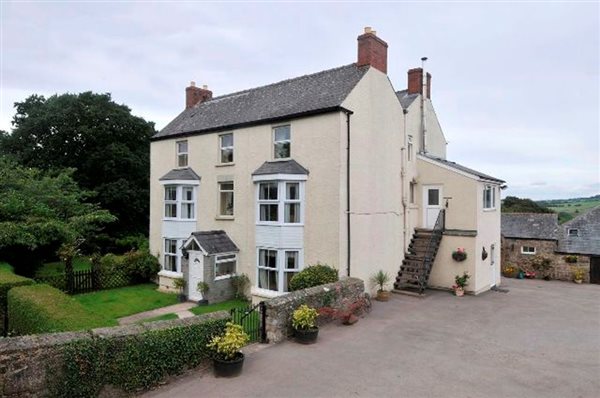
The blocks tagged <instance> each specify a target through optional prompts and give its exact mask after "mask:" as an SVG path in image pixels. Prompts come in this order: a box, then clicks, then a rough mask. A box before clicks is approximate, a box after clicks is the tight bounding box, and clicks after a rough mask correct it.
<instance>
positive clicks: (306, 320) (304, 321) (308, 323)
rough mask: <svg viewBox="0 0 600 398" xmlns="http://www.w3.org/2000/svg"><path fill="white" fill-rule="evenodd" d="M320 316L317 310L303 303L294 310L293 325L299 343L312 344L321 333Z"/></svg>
mask: <svg viewBox="0 0 600 398" xmlns="http://www.w3.org/2000/svg"><path fill="white" fill-rule="evenodd" d="M318 316H319V313H318V312H317V310H316V309H314V308H311V307H309V306H307V305H306V304H302V305H301V306H300V307H298V309H296V310H295V311H294V313H293V314H292V327H293V328H294V336H295V337H296V341H297V342H298V343H302V344H312V343H314V342H315V341H316V340H317V337H318V335H319V327H318V326H317V317H318Z"/></svg>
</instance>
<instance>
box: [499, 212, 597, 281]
mask: <svg viewBox="0 0 600 398" xmlns="http://www.w3.org/2000/svg"><path fill="white" fill-rule="evenodd" d="M536 255H543V256H546V257H548V258H549V259H551V261H552V264H551V265H552V273H551V277H552V278H553V279H559V280H566V281H570V280H572V279H573V271H574V268H575V267H583V268H584V270H585V273H586V277H585V279H584V281H586V282H588V281H589V282H591V283H600V207H597V208H595V209H592V210H590V211H588V212H587V213H584V214H582V215H580V216H579V217H577V218H574V219H572V220H571V221H569V222H567V223H564V224H562V225H559V224H558V216H557V215H556V214H553V213H550V214H544V213H504V214H502V263H503V264H505V265H509V264H510V265H515V266H517V267H521V268H525V267H527V265H528V263H529V261H530V260H531V259H532V258H533V257H534V256H536Z"/></svg>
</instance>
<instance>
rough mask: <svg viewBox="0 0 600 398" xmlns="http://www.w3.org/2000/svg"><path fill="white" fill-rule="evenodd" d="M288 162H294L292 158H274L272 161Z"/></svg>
mask: <svg viewBox="0 0 600 398" xmlns="http://www.w3.org/2000/svg"><path fill="white" fill-rule="evenodd" d="M288 160H292V158H291V157H289V158H273V160H271V162H287V161H288Z"/></svg>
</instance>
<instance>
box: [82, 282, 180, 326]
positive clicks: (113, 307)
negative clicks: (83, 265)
mask: <svg viewBox="0 0 600 398" xmlns="http://www.w3.org/2000/svg"><path fill="white" fill-rule="evenodd" d="M73 297H74V298H75V300H77V301H78V302H79V303H81V304H82V305H83V306H84V307H86V308H87V309H88V310H90V311H91V312H93V313H95V314H103V316H104V317H106V318H110V319H115V320H116V319H117V318H121V317H124V316H128V315H133V314H137V313H138V312H144V311H149V310H153V309H156V308H161V307H166V306H168V305H172V304H177V303H178V302H179V301H178V300H177V295H176V294H173V293H163V292H159V291H158V290H156V285H155V284H153V283H148V284H144V285H136V286H127V287H122V288H118V289H110V290H101V291H98V292H93V293H85V294H77V295H75V296H73Z"/></svg>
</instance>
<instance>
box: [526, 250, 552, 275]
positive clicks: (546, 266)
mask: <svg viewBox="0 0 600 398" xmlns="http://www.w3.org/2000/svg"><path fill="white" fill-rule="evenodd" d="M529 263H530V264H531V267H532V268H533V269H534V270H536V271H538V272H540V273H541V274H542V277H543V278H545V279H549V278H550V272H551V271H552V259H551V258H550V257H548V256H547V255H544V254H537V255H535V256H533V257H532V258H531V260H529Z"/></svg>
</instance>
